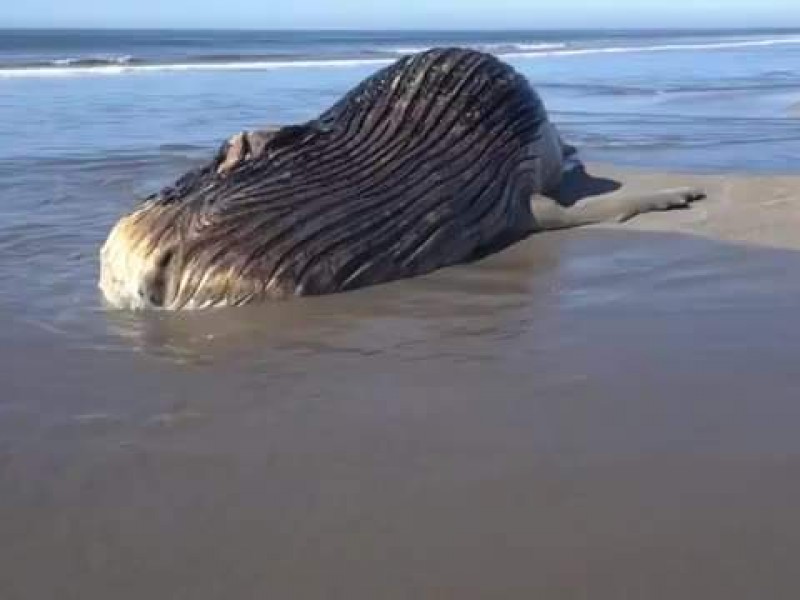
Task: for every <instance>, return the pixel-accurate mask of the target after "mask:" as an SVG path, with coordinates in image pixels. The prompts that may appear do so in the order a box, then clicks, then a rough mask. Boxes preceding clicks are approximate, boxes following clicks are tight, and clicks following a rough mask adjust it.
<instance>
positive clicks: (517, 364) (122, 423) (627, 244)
mask: <svg viewBox="0 0 800 600" xmlns="http://www.w3.org/2000/svg"><path fill="white" fill-rule="evenodd" d="M798 292H800V253H797V252H792V251H778V250H764V249H753V248H750V247H744V246H733V245H729V244H722V243H715V242H709V241H702V240H699V239H696V238H688V237H680V236H675V235H658V234H651V233H631V232H609V231H601V230H598V229H590V230H585V231H580V232H566V233H558V234H552V235H541V236H534V237H533V238H531V239H529V240H526V241H525V242H523V243H520V244H517V245H515V246H513V247H511V248H508V249H507V250H506V251H504V252H502V253H500V254H498V255H495V256H492V257H489V258H487V259H485V260H483V261H480V262H478V263H475V264H472V265H466V266H463V267H456V268H453V269H447V270H443V271H440V272H438V273H435V274H433V275H431V276H429V277H425V278H420V279H418V280H413V281H404V282H398V283H396V284H391V285H387V286H380V287H375V288H371V289H366V290H362V291H360V292H356V293H352V294H346V295H341V296H331V297H326V298H312V299H308V300H303V301H300V302H287V303H281V304H275V305H268V306H263V307H249V308H246V309H241V310H222V311H217V312H213V313H208V314H205V315H202V316H201V315H199V314H188V315H179V316H178V315H172V314H165V313H162V314H148V315H141V314H140V315H130V314H128V315H124V314H119V313H110V312H109V313H107V314H106V316H105V320H104V321H101V322H98V323H97V324H96V327H95V328H94V329H93V330H87V331H84V332H83V333H82V335H81V336H80V337H70V336H69V335H57V334H55V333H51V332H47V331H44V330H41V329H35V330H32V328H31V327H30V326H28V325H26V324H24V323H21V322H20V321H18V320H15V319H14V317H13V316H11V315H8V316H7V317H8V323H9V324H8V325H7V326H6V329H5V335H4V337H3V339H2V342H0V352H2V354H3V360H2V361H0V365H2V366H0V369H2V373H1V374H0V376H1V377H2V380H3V382H4V394H3V396H2V398H1V399H0V490H2V494H0V539H2V540H3V541H4V543H3V544H2V545H0V598H3V600H17V599H23V598H24V599H28V598H65V599H72V598H74V599H78V598H80V599H81V600H86V599H93V598H98V599H100V598H115V599H122V600H125V599H127V598H131V599H137V600H139V599H141V598H192V599H193V600H194V599H198V600H202V599H205V598H208V599H211V598H220V597H226V598H264V597H270V598H343V599H345V598H346V599H351V598H382V599H383V598H386V599H391V598H398V599H401V598H402V599H405V598H431V599H432V598H454V599H455V598H457V599H459V600H465V599H471V598H487V597H501V598H520V599H529V598H548V599H552V600H561V599H578V598H592V599H593V600H594V599H609V600H612V599H613V600H618V599H619V598H647V599H648V600H653V599H655V600H658V599H661V598H664V599H670V600H672V599H674V598H726V600H729V599H751V598H756V597H758V598H770V599H775V598H787V599H789V598H795V597H797V594H798V593H800V585H798V583H797V581H796V577H795V574H796V565H795V562H796V556H797V554H798V552H800V525H798V521H797V519H796V507H797V505H798V502H799V501H800V478H798V477H797V475H798V472H800V442H799V441H798V436H797V429H798V425H800V403H798V402H797V389H798V384H800V376H798V374H797V369H796V357H797V356H798V350H800V328H798V327H797V325H796V315H797V313H798V302H799V301H798V298H800V294H798ZM109 349H113V350H114V351H113V352H111V351H109Z"/></svg>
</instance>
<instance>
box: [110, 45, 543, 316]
mask: <svg viewBox="0 0 800 600" xmlns="http://www.w3.org/2000/svg"><path fill="white" fill-rule="evenodd" d="M546 121H547V116H546V113H545V109H544V107H543V105H542V102H541V100H540V99H539V97H538V95H537V94H536V93H535V92H534V91H533V90H532V88H531V86H530V85H529V84H528V82H527V80H526V79H525V78H524V77H522V76H521V75H520V74H518V73H517V72H516V71H515V70H514V69H513V68H512V67H510V66H509V65H507V64H505V63H503V62H501V61H500V60H498V59H497V58H495V57H493V56H491V55H488V54H484V53H481V52H476V51H471V50H465V49H456V48H451V49H446V48H445V49H434V50H430V51H426V52H422V53H419V54H414V55H410V56H407V57H404V58H402V59H400V60H399V61H397V62H396V63H394V64H393V65H391V66H388V67H386V68H384V69H382V70H381V71H379V72H377V73H375V74H374V75H372V76H371V77H369V78H367V79H366V80H364V81H363V82H361V83H360V84H359V85H358V86H356V87H355V88H354V89H352V90H351V91H350V92H349V93H348V94H346V95H345V96H344V97H343V98H342V99H341V100H339V101H338V102H337V103H336V104H335V105H334V106H332V107H331V108H330V109H329V110H327V111H326V112H324V113H323V114H322V115H320V116H319V117H318V118H316V119H313V120H311V121H309V122H307V123H304V124H301V125H293V126H288V127H283V128H280V129H277V130H275V131H270V132H255V133H252V134H240V135H239V136H234V138H232V139H231V141H229V142H228V143H226V144H224V145H223V147H222V148H221V149H220V150H219V152H218V153H217V155H216V157H215V158H214V159H213V160H211V161H210V162H209V163H208V164H206V165H204V166H203V167H201V168H199V169H197V170H194V171H191V172H189V173H187V174H185V175H184V176H183V177H181V178H180V179H179V180H178V181H176V182H175V184H174V185H172V186H170V187H168V188H165V189H163V190H161V191H160V192H159V193H157V194H154V195H152V196H150V197H149V198H147V199H145V200H144V202H143V203H142V204H141V205H140V206H139V207H138V208H137V209H136V210H135V211H134V212H133V213H131V214H130V215H128V216H126V217H123V218H122V219H121V220H120V221H119V222H118V223H117V225H116V226H115V227H114V228H113V230H112V232H111V234H110V235H109V238H108V240H107V241H106V244H105V245H104V247H103V250H102V253H101V254H102V257H101V278H100V287H101V289H102V290H103V292H104V294H105V296H106V298H107V299H108V300H109V302H110V303H111V304H113V305H116V306H120V307H128V308H140V307H162V308H172V309H177V308H203V307H209V306H224V305H240V304H245V303H247V302H252V301H257V300H264V299H270V298H274V299H277V298H286V297H290V296H295V295H304V294H325V293H333V292H340V291H345V290H351V289H355V288H358V287H362V286H365V285H371V284H376V283H381V282H386V281H390V280H394V279H399V278H405V277H412V276H416V275H420V274H423V273H427V272H430V271H433V270H435V269H437V268H440V267H443V266H447V265H452V264H457V263H459V262H463V261H466V260H469V259H470V258H471V257H473V256H475V255H476V253H478V252H479V251H482V250H483V249H485V248H487V247H490V246H491V245H492V244H494V243H496V242H497V241H498V240H499V239H502V238H507V237H509V236H519V235H523V234H524V233H525V228H526V227H527V226H528V221H529V219H530V208H529V204H528V200H529V198H530V195H531V193H533V192H534V191H536V190H535V186H536V181H537V173H536V170H537V168H539V167H538V165H539V157H538V156H537V146H536V141H537V139H538V138H539V137H540V135H541V129H542V126H543V124H544V123H545V122H546Z"/></svg>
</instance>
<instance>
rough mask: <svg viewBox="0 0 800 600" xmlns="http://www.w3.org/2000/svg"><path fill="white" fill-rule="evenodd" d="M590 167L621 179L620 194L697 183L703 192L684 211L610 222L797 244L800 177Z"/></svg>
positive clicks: (795, 246)
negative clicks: (702, 196) (696, 200)
mask: <svg viewBox="0 0 800 600" xmlns="http://www.w3.org/2000/svg"><path fill="white" fill-rule="evenodd" d="M589 172H590V173H591V174H592V175H594V176H602V177H606V178H609V179H613V180H616V181H619V182H620V183H622V184H623V185H622V188H621V189H620V190H619V193H638V192H646V191H649V190H658V189H663V188H671V187H678V186H684V185H689V186H695V187H699V188H702V189H703V190H705V191H706V193H707V194H708V197H707V198H706V199H705V200H703V201H701V202H698V203H696V204H694V205H693V206H692V208H691V209H689V210H679V211H669V212H662V213H650V214H647V215H640V216H638V217H636V218H635V219H632V220H631V221H629V222H627V223H624V224H621V225H613V226H612V227H615V228H623V229H628V230H629V229H635V230H642V231H661V232H676V233H686V234H691V235H697V236H702V237H705V238H711V239H715V240H719V241H726V242H738V243H747V244H752V245H756V246H763V247H770V248H784V249H794V250H796V249H800V176H791V175H786V176H771V175H763V176H754V175H738V174H725V175H697V174H680V173H664V172H657V171H645V170H635V169H628V168H626V169H620V168H617V167H611V166H606V165H593V166H591V168H589ZM604 227H607V225H604Z"/></svg>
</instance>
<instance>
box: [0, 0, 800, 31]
mask: <svg viewBox="0 0 800 600" xmlns="http://www.w3.org/2000/svg"><path fill="white" fill-rule="evenodd" d="M1 4H2V6H0V27H209V28H214V27H233V28H268V29H272V28H276V29H278V28H353V29H359V28H366V29H407V28H426V29H470V28H472V29H480V28H518V29H540V28H559V27H566V28H575V27H577V28H595V27H714V26H717V27H770V26H783V27H797V26H800V0H569V1H567V0H3V1H2V3H1Z"/></svg>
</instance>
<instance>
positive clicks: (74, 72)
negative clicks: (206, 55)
mask: <svg viewBox="0 0 800 600" xmlns="http://www.w3.org/2000/svg"><path fill="white" fill-rule="evenodd" d="M392 62H394V61H393V59H391V58H363V59H361V58H354V59H331V60H326V59H317V60H296V61H289V60H284V61H280V60H273V61H252V62H248V61H233V62H208V63H175V64H150V65H129V64H118V65H117V64H114V65H98V66H72V67H70V66H64V67H30V68H11V69H8V68H6V69H0V78H18V77H74V76H78V75H124V74H126V73H154V72H178V71H270V70H277V69H313V68H346V67H359V66H367V65H387V64H391V63H392Z"/></svg>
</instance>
